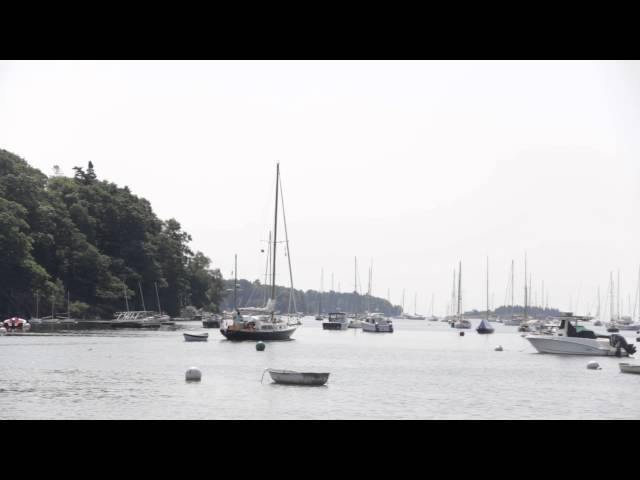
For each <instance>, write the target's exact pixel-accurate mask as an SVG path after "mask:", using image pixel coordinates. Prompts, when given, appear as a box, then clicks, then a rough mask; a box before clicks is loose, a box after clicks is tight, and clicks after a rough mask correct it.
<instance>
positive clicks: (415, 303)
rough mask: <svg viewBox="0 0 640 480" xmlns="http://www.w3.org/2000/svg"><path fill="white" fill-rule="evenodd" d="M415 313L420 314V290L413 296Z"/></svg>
mask: <svg viewBox="0 0 640 480" xmlns="http://www.w3.org/2000/svg"><path fill="white" fill-rule="evenodd" d="M413 314H414V315H417V314H418V292H416V293H415V295H414V296H413Z"/></svg>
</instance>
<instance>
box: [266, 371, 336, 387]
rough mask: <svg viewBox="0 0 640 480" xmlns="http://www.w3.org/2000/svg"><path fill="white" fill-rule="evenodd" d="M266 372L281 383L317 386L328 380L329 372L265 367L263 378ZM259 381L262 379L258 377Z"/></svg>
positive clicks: (276, 381)
mask: <svg viewBox="0 0 640 480" xmlns="http://www.w3.org/2000/svg"><path fill="white" fill-rule="evenodd" d="M266 372H269V375H271V378H272V379H273V381H274V382H275V383H281V384H283V385H309V386H319V385H324V384H325V383H327V380H329V373H314V372H294V371H293V370H275V369H273V368H267V369H265V371H264V372H262V377H263V378H264V374H265V373H266ZM260 382H262V379H260Z"/></svg>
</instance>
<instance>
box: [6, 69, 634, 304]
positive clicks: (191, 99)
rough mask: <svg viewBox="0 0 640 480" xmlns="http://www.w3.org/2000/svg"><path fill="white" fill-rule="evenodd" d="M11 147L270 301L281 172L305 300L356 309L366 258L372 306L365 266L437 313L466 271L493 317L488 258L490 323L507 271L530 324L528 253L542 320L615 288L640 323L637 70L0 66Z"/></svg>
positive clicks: (471, 300)
mask: <svg viewBox="0 0 640 480" xmlns="http://www.w3.org/2000/svg"><path fill="white" fill-rule="evenodd" d="M0 148H4V149H6V150H9V151H11V152H13V153H15V154H17V155H19V156H21V157H22V158H24V159H25V160H27V161H28V162H29V163H30V164H31V165H32V166H34V167H36V168H39V169H40V170H42V171H43V172H44V173H46V174H48V175H52V174H53V166H54V165H58V166H60V167H61V169H62V171H63V173H64V174H66V175H68V176H71V175H72V173H73V167H74V166H86V164H87V163H88V162H89V161H92V162H93V164H94V166H95V170H96V173H97V175H98V177H99V178H100V179H107V180H109V181H112V182H115V183H117V184H119V185H121V186H124V185H127V186H129V188H130V189H131V190H132V191H133V192H134V193H135V194H137V195H139V196H142V197H145V198H147V199H148V200H149V201H150V202H151V204H152V206H153V208H154V211H155V212H156V214H157V215H158V216H159V217H160V218H162V219H169V218H176V219H177V220H178V221H179V222H180V223H181V225H182V227H183V229H184V230H186V231H187V232H188V233H190V234H191V235H192V237H193V242H192V245H191V246H192V248H193V249H194V250H200V251H202V252H203V253H205V254H206V255H207V256H208V257H210V258H211V259H212V262H213V265H214V266H215V267H218V268H220V270H221V271H222V273H223V275H224V276H225V277H230V276H231V274H232V271H233V268H234V267H233V262H234V254H237V255H238V275H239V276H240V277H241V278H248V279H251V280H254V279H257V278H260V279H261V281H264V272H265V265H266V256H265V253H263V252H262V251H261V250H263V249H265V247H266V241H267V238H268V234H269V233H268V232H269V230H272V229H273V209H274V195H275V172H276V163H277V162H280V168H281V178H282V182H283V196H284V203H285V213H286V221H287V228H288V234H289V242H290V252H291V262H292V271H293V281H294V286H295V287H296V288H301V289H304V290H307V289H319V288H320V287H321V286H322V287H323V288H324V290H330V289H331V288H332V278H333V288H334V289H335V290H338V289H340V290H341V291H343V292H344V291H353V289H354V258H355V257H357V259H358V265H359V276H360V283H361V286H359V287H358V288H359V289H360V290H361V291H362V290H364V291H366V290H367V286H368V285H367V282H368V269H369V267H370V266H371V265H372V266H373V285H372V290H373V294H374V295H377V296H380V297H384V298H387V297H388V296H390V299H391V301H392V303H394V304H397V305H400V304H402V298H403V291H404V292H405V295H404V296H405V310H407V311H410V312H413V311H414V303H417V310H418V312H420V313H431V301H432V298H434V313H435V314H437V315H438V314H444V313H446V309H447V303H448V302H449V300H450V297H451V288H452V276H453V270H454V268H456V267H457V266H458V262H462V297H463V300H462V303H463V307H464V308H465V309H470V308H478V309H483V308H485V305H486V295H487V286H486V275H487V274H486V265H487V257H488V260H489V293H490V303H491V305H492V306H498V305H501V304H503V303H505V299H506V298H507V289H508V284H509V279H510V268H511V261H512V260H514V261H515V279H516V280H515V295H516V299H515V301H516V303H519V304H522V302H523V293H524V256H525V253H526V255H527V268H528V271H529V272H530V273H531V280H532V285H533V297H534V300H537V301H534V303H537V304H541V303H543V302H542V293H541V292H542V288H543V286H542V282H544V292H545V294H544V296H545V302H544V303H546V297H547V296H548V304H549V306H553V307H557V308H560V309H561V310H572V311H574V312H578V313H594V312H595V310H596V308H597V301H598V293H597V292H598V288H600V290H601V302H602V308H603V310H604V309H605V306H606V305H608V303H609V302H608V300H607V292H608V288H609V280H610V274H611V272H613V276H614V280H615V281H616V284H617V276H618V271H619V272H620V280H621V281H620V298H621V300H620V303H621V305H622V306H623V314H626V312H627V311H628V310H632V311H633V310H634V308H633V306H634V304H635V303H636V302H635V299H636V298H635V297H636V291H637V286H638V279H639V273H640V272H639V268H640V248H639V247H640V226H639V221H638V220H640V182H639V180H640V62H637V61H60V62H58V61H0ZM281 222H282V219H281V220H280V229H279V232H278V236H279V238H283V237H284V232H283V230H282V229H281V227H282V223H281ZM277 260H278V262H277V268H278V273H277V282H278V283H279V284H284V285H288V284H289V272H288V268H287V258H286V257H284V251H283V248H282V244H280V245H279V255H278V259H277ZM322 270H324V282H322V283H323V285H321V271H322ZM416 297H417V302H416ZM616 297H617V293H616ZM507 303H510V300H507ZM629 303H631V309H629ZM616 304H617V298H616ZM636 309H637V310H638V312H640V307H636Z"/></svg>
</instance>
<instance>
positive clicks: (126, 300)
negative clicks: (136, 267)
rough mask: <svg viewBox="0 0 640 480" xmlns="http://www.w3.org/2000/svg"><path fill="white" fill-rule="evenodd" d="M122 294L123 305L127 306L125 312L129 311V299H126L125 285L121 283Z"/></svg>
mask: <svg viewBox="0 0 640 480" xmlns="http://www.w3.org/2000/svg"><path fill="white" fill-rule="evenodd" d="M122 293H124V303H125V304H126V305H127V312H128V311H129V299H128V298H127V284H126V283H124V281H123V282H122Z"/></svg>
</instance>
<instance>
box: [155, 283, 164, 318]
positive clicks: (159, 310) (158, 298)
mask: <svg viewBox="0 0 640 480" xmlns="http://www.w3.org/2000/svg"><path fill="white" fill-rule="evenodd" d="M153 285H154V286H155V287H156V300H157V301H158V313H159V314H161V315H162V308H160V295H158V282H153Z"/></svg>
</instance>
